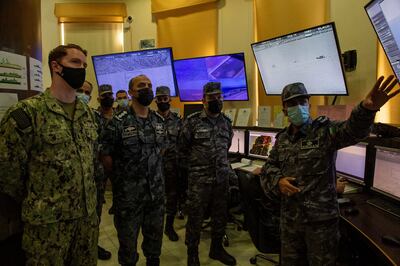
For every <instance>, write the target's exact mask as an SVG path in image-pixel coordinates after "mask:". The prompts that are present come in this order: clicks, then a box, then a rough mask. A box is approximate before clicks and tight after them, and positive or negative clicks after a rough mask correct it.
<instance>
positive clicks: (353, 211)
mask: <svg viewBox="0 0 400 266" xmlns="http://www.w3.org/2000/svg"><path fill="white" fill-rule="evenodd" d="M344 213H345V214H348V215H355V214H357V213H358V209H356V208H352V207H349V208H346V209H345V210H344Z"/></svg>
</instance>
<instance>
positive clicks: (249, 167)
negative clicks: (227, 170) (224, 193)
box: [231, 158, 265, 172]
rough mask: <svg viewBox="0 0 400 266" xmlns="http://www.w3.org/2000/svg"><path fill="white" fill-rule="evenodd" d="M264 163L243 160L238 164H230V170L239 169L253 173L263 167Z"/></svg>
mask: <svg viewBox="0 0 400 266" xmlns="http://www.w3.org/2000/svg"><path fill="white" fill-rule="evenodd" d="M264 163H265V162H264V161H261V160H255V161H252V160H249V159H245V158H243V159H242V160H241V161H240V162H238V163H233V164H231V167H232V169H240V170H244V171H247V172H253V171H254V170H256V169H257V168H261V167H263V165H264Z"/></svg>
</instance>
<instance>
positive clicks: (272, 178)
mask: <svg viewBox="0 0 400 266" xmlns="http://www.w3.org/2000/svg"><path fill="white" fill-rule="evenodd" d="M277 147H278V140H277V141H276V142H275V145H274V146H273V147H272V150H271V152H270V153H269V156H268V158H267V161H266V163H265V164H264V166H263V167H262V169H261V174H260V182H261V186H262V188H263V190H264V192H265V193H266V194H269V193H273V194H275V195H279V186H278V183H279V179H281V178H282V177H283V174H282V172H281V167H280V163H279V153H278V149H277Z"/></svg>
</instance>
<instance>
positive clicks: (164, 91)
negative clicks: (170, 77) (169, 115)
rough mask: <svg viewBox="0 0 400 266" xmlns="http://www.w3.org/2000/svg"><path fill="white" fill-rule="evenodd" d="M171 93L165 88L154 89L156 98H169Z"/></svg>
mask: <svg viewBox="0 0 400 266" xmlns="http://www.w3.org/2000/svg"><path fill="white" fill-rule="evenodd" d="M170 94H171V91H170V89H169V88H168V87H167V86H159V87H157V88H156V96H164V95H167V96H170Z"/></svg>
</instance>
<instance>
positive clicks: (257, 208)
mask: <svg viewBox="0 0 400 266" xmlns="http://www.w3.org/2000/svg"><path fill="white" fill-rule="evenodd" d="M237 175H238V178H239V188H240V192H241V197H242V202H243V207H244V218H245V223H246V226H247V229H248V232H249V234H250V237H251V240H252V242H253V244H254V245H255V247H256V248H257V250H258V251H260V252H262V253H263V254H256V255H255V256H253V257H251V258H250V263H251V264H256V263H257V259H258V258H261V259H264V260H267V261H269V262H272V263H274V264H276V265H279V264H280V263H279V262H278V261H276V260H274V258H273V257H272V254H279V255H280V232H279V221H280V199H279V198H278V197H274V196H269V197H267V196H266V195H265V194H264V192H263V190H262V188H261V184H260V179H259V177H258V176H254V175H253V174H251V173H247V172H243V171H237ZM266 253H268V254H266Z"/></svg>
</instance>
